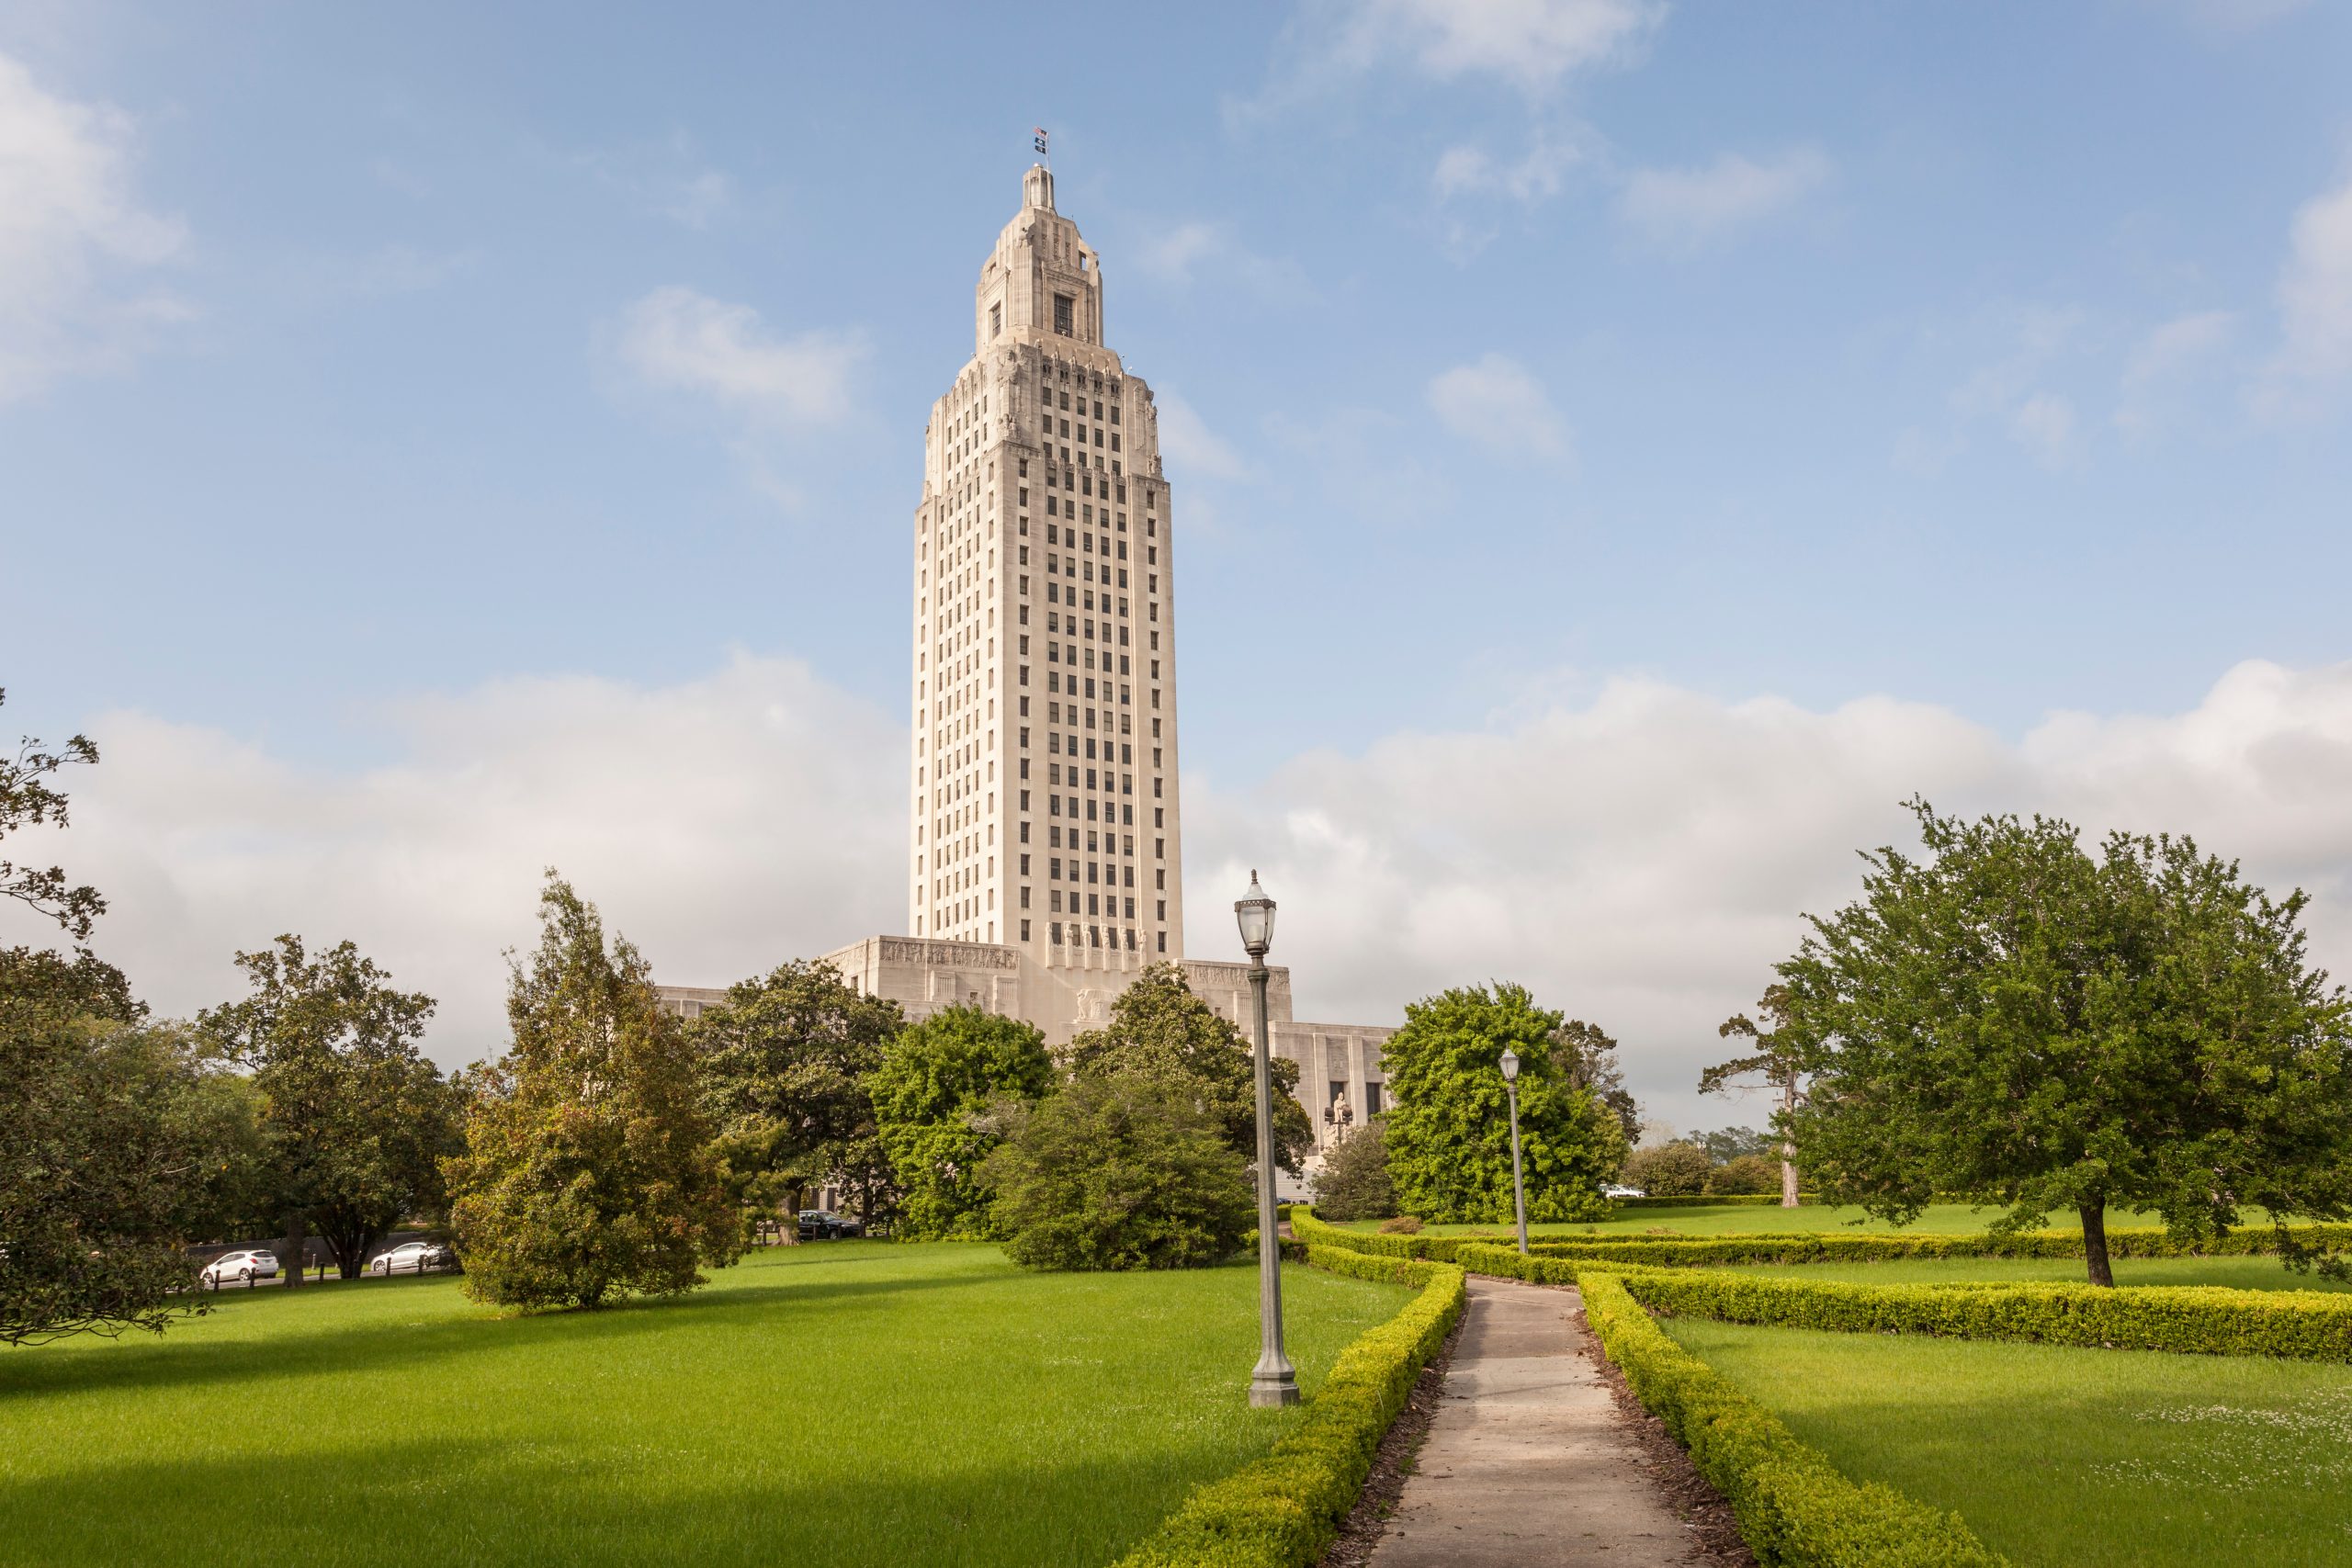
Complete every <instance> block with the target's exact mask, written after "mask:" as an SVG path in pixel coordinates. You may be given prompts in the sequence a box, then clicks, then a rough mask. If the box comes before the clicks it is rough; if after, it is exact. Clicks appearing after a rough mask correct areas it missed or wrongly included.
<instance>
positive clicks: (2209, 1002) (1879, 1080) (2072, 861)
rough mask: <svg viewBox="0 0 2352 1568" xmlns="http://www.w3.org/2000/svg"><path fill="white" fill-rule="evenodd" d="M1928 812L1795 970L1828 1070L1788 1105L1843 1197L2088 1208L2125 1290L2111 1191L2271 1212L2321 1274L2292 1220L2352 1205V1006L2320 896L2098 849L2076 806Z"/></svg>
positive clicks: (1817, 1071)
mask: <svg viewBox="0 0 2352 1568" xmlns="http://www.w3.org/2000/svg"><path fill="white" fill-rule="evenodd" d="M1911 807H1912V809H1913V811H1914V812H1915V814H1916V815H1917V818H1918V821H1919V831H1920V838H1921V840H1922V842H1923V844H1924V845H1925V848H1926V851H1927V854H1926V857H1925V858H1917V859H1915V858H1914V857H1912V856H1911V855H1908V854H1905V853H1902V852H1898V851H1896V850H1894V849H1891V848H1889V849H1882V850H1880V851H1879V852H1877V853H1876V854H1873V855H1866V856H1864V860H1865V861H1866V863H1868V865H1869V868H1870V869H1869V871H1868V872H1867V874H1865V876H1864V878H1863V893H1862V897H1861V898H1860V900H1859V901H1858V902H1856V903H1854V904H1851V905H1849V906H1848V907H1847V908H1844V909H1841V910H1840V911H1838V913H1837V914H1835V915H1833V916H1830V917H1829V918H1827V919H1814V920H1813V922H1812V923H1813V927H1814V931H1813V934H1812V935H1810V936H1808V937H1807V938H1806V939H1805V941H1804V945H1803V946H1802V947H1801V948H1800V949H1799V951H1798V952H1797V953H1796V955H1795V956H1794V957H1792V958H1791V959H1789V960H1788V961H1787V962H1785V963H1783V964H1781V965H1780V974H1781V980H1782V982H1783V985H1784V987H1785V989H1786V1001H1785V1003H1784V1004H1783V1006H1784V1014H1785V1017H1786V1019H1787V1021H1788V1024H1789V1026H1790V1027H1792V1028H1794V1029H1795V1030H1796V1031H1797V1032H1798V1034H1799V1036H1800V1038H1802V1039H1803V1040H1804V1042H1805V1043H1806V1047H1805V1059H1804V1062H1803V1064H1802V1065H1803V1066H1804V1067H1805V1068H1806V1069H1807V1070H1808V1071H1809V1072H1810V1073H1811V1075H1812V1085H1811V1087H1812V1096H1811V1099H1810V1101H1809V1102H1808V1103H1806V1104H1804V1105H1803V1106H1801V1107H1799V1108H1798V1109H1797V1110H1796V1111H1794V1112H1793V1113H1790V1114H1786V1115H1784V1117H1783V1118H1782V1122H1783V1125H1784V1127H1785V1129H1786V1130H1787V1131H1789V1132H1791V1133H1792V1134H1794V1138H1795V1142H1796V1146H1797V1148H1798V1151H1799V1153H1800V1154H1801V1155H1802V1156H1803V1157H1804V1161H1805V1166H1806V1169H1807V1171H1808V1173H1809V1174H1811V1175H1813V1176H1814V1177H1815V1179H1816V1180H1817V1184H1818V1185H1819V1186H1820V1187H1821V1188H1822V1189H1823V1190H1824V1192H1825V1194H1826V1195H1828V1196H1830V1197H1832V1198H1833V1199H1837V1200H1839V1201H1851V1202H1859V1203H1860V1204H1861V1205H1862V1206H1863V1207H1864V1208H1865V1209H1867V1210H1868V1211H1869V1212H1870V1213H1872V1214H1875V1215H1879V1216H1881V1217H1883V1218H1887V1219H1891V1220H1894V1221H1896V1222H1898V1223H1900V1222H1903V1221H1907V1220H1910V1219H1913V1218H1916V1217H1917V1215H1918V1213H1919V1212H1920V1211H1921V1210H1922V1209H1923V1208H1925V1207H1926V1206H1927V1204H1928V1201H1930V1200H1931V1199H1932V1198H1933V1197H1934V1196H1935V1195H1936V1194H1938V1193H1939V1192H1951V1193H1958V1194H1960V1195H1962V1196H1963V1197H1965V1198H1967V1199H1969V1200H1971V1201H1978V1202H1994V1203H2003V1204H2007V1206H2008V1213H2007V1214H2005V1215H2004V1216H2003V1217H2002V1218H2001V1220H2000V1221H1999V1222H1998V1224H1996V1226H1995V1227H1994V1228H1995V1229H1996V1231H2001V1232H2015V1231H2018V1230H2021V1229H2025V1228H2028V1227H2030V1226H2034V1225H2038V1224H2041V1222H2042V1219H2043V1216H2045V1215H2046V1214H2048V1213H2050V1212H2051V1211H2052V1210H2053V1209H2062V1208H2071V1209H2073V1210H2075V1212H2076V1213H2078V1214H2079V1215H2080V1217H2081V1221H2082V1226H2083V1239H2084V1243H2085V1250H2086V1254H2087V1269H2088V1273H2089V1277H2090V1280H2091V1282H2092V1283H2094V1284H2100V1285H2106V1284H2111V1283H2113V1281H2114V1276H2113V1273H2112V1271H2111V1269H2110V1267H2109V1258H2108V1248H2107V1233H2106V1215H2107V1211H2108V1209H2109V1207H2111V1206H2121V1207H2124V1208H2127V1209H2131V1210H2140V1211H2148V1210H2153V1211H2154V1212H2155V1213H2159V1214H2161V1215H2162V1216H2163V1217H2164V1220H2165V1224H2166V1226H2167V1227H2168V1228H2169V1229H2170V1230H2171V1231H2172V1232H2173V1233H2174V1234H2175V1235H2177V1236H2181V1237H2185V1238H2187V1237H2198V1236H2207V1235H2212V1234H2213V1233H2214V1232H2216V1231H2217V1230H2218V1229H2219V1228H2220V1227H2222V1226H2223V1225H2225V1224H2230V1223H2232V1222H2233V1221H2234V1220H2235V1219H2236V1218H2237V1217H2238V1214H2239V1213H2240V1211H2241V1209H2242V1208H2245V1207H2248V1206H2259V1207H2261V1208H2263V1209H2264V1210H2267V1212H2268V1213H2270V1215H2271V1216H2272V1218H2273V1220H2274V1221H2276V1222H2278V1223H2279V1224H2280V1230H2279V1235H2280V1239H2281V1241H2282V1243H2284V1244H2286V1246H2287V1247H2288V1248H2289V1249H2290V1250H2289V1257H2290V1263H2295V1264H2301V1265H2302V1266H2304V1267H2308V1265H2309V1254H2308V1253H2303V1252H2298V1251H2297V1250H2295V1248H2294V1243H2293V1240H2292V1238H2291V1236H2290V1235H2289V1234H2288V1233H2287V1231H2286V1230H2285V1227H2284V1220H2285V1217H2286V1216H2289V1215H2293V1214H2306V1215H2312V1216H2317V1217H2320V1218H2324V1219H2330V1220H2335V1219H2341V1218H2343V1217H2344V1216H2345V1215H2346V1213H2352V1163H2347V1160H2346V1149H2345V1139H2344V1130H2345V1128H2346V1126H2347V1125H2352V1001H2347V999H2346V996H2345V993H2344V991H2343V989H2342V988H2341V987H2329V986H2328V985H2327V977H2326V976H2325V975H2324V974H2323V973H2321V972H2319V971H2316V970H2313V969H2312V968H2310V967H2309V966H2308V965H2307V964H2306V963H2305V961H2304V947H2305V936H2304V932H2303V931H2302V930H2301V927H2300V924H2299V921H2300V919H2301V914H2302V909H2303V904H2304V897H2303V895H2302V894H2301V892H2296V893H2293V894H2290V896H2289V897H2286V898H2284V899H2281V900H2277V901H2274V900H2272V899H2271V898H2270V897H2268V896H2267V894H2265V893H2264V892H2262V891H2261V890H2260V889H2259V888H2256V887H2255V886H2251V885H2250V884H2248V883H2247V882H2245V880H2244V879H2243V878H2242V877H2241V876H2240V875H2239V874H2238V869H2237V866H2236V865H2235V864H2234V863H2227V862H2223V861H2221V860H2217V859H2213V858H2211V857H2209V856H2205V855H2201V854H2199V852H2198V850H2197V848H2196V846H2195V845H2194V844H2193V843H2192V842H2191V841H2190V840H2187V839H2175V838H2172V837H2169V836H2164V837H2156V838H2150V837H2147V836H2144V835H2139V834H2131V833H2121V832H2118V833H2111V834H2109V836H2108V838H2107V840H2106V841H2105V843H2104V844H2103V845H2102V846H2101V850H2100V852H2099V853H2098V854H2097V855H2093V854H2091V853H2090V852H2086V850H2084V849H2083V848H2082V847H2081V845H2080V844H2079V843H2078V842H2077V841H2076V839H2077V835H2076V832H2075V829H2074V828H2072V827H2071V826H2069V825H2068V824H2066V823H2064V822H2062V821H2057V820H2053V819H2048V818H2040V817H2037V818H2033V819H2032V820H2031V821H2030V822H2026V821H2020V820H2019V819H2018V818H2015V817H2007V816H2004V817H1986V818H1981V819H1979V820H1976V821H1973V822H1966V821H1961V820H1958V819H1955V818H1946V817H1940V816H1938V815H1937V814H1936V812H1935V810H1934V808H1933V807H1930V806H1928V804H1927V803H1926V802H1925V801H1921V800H1914V801H1913V802H1912V803H1911ZM2330 1263H2331V1264H2334V1263H2335V1260H2333V1259H2331V1260H2330Z"/></svg>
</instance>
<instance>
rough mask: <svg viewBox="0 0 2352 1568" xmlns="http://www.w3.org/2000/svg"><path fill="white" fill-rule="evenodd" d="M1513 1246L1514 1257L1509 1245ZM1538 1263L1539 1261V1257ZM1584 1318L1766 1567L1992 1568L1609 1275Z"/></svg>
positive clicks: (1961, 1530)
mask: <svg viewBox="0 0 2352 1568" xmlns="http://www.w3.org/2000/svg"><path fill="white" fill-rule="evenodd" d="M1511 1256H1512V1257H1513V1258H1517V1257H1518V1254H1517V1253H1516V1252H1514V1253H1512V1254H1511ZM1538 1261H1540V1260H1538ZM1584 1312H1585V1320H1586V1321H1587V1322H1588V1323H1589V1324H1590V1325H1592V1331H1593V1333H1594V1335H1595V1336H1596V1337H1599V1339H1600V1348H1601V1349H1602V1350H1604V1351H1605V1352H1606V1353H1607V1354H1608V1357H1609V1359H1611V1361H1613V1362H1615V1363H1616V1364H1617V1366H1618V1367H1619V1368H1620V1369H1621V1370H1622V1371H1623V1372H1624V1374H1625V1382H1626V1383H1627V1385H1628V1386H1630V1387H1631V1388H1632V1389H1633V1391H1634V1395H1635V1396H1636V1397H1637V1398H1639V1399H1640V1400H1641V1402H1642V1404H1644V1405H1645V1406H1647V1407H1648V1408H1649V1409H1650V1410H1651V1411H1652V1412H1654V1413H1655V1414H1656V1415H1657V1416H1658V1418H1659V1419H1660V1420H1662V1421H1664V1422H1665V1423H1666V1427H1667V1429H1668V1431H1670V1432H1672V1433H1673V1434H1674V1436H1675V1437H1676V1438H1677V1439H1679V1441H1680V1442H1681V1444H1682V1445H1683V1447H1685V1448H1687V1449H1689V1450H1691V1462H1692V1464H1693V1465H1695V1466H1696V1467H1697V1469H1698V1472H1699V1473H1700V1474H1702V1475H1703V1476H1705V1477H1706V1478H1707V1480H1708V1481H1709V1482H1710V1483H1713V1486H1714V1488H1715V1490H1717V1491H1718V1492H1721V1493H1722V1494H1723V1495H1724V1498H1725V1499H1727V1500H1728V1501H1729V1502H1730V1504H1731V1506H1732V1512H1733V1513H1734V1514H1735V1515H1736V1517H1738V1520H1739V1533H1740V1534H1741V1535H1742V1536H1743V1537H1744V1538H1746V1540H1747V1544H1748V1548H1749V1550H1751V1551H1754V1552H1755V1553H1756V1559H1757V1561H1758V1562H1761V1563H1763V1564H1765V1565H1766V1568H2001V1565H2003V1564H2006V1563H2007V1562H2008V1559H2007V1558H2005V1557H2003V1556H2001V1555H2000V1554H1999V1553H1998V1552H1996V1551H1993V1550H1992V1549H1991V1548H1990V1547H1987V1546H1986V1545H1985V1543H1984V1542H1983V1541H1981V1540H1977V1539H1976V1537H1975V1536H1974V1535H1973V1534H1972V1533H1971V1532H1970V1531H1969V1529H1968V1527H1967V1526H1966V1525H1964V1524H1962V1522H1961V1519H1960V1516H1958V1515H1957V1514H1948V1513H1943V1512H1940V1511H1939V1510H1937V1509H1934V1508H1930V1507H1928V1506H1926V1505H1925V1504H1923V1503H1919V1502H1917V1501H1915V1500H1913V1499H1912V1498H1909V1497H1906V1496H1905V1495H1903V1494H1902V1493H1900V1492H1897V1491H1894V1489H1893V1488H1891V1487H1887V1486H1882V1485H1879V1484H1878V1483H1875V1482H1857V1481H1852V1480H1849V1479H1848V1478H1847V1477H1846V1476H1845V1475H1843V1474H1841V1473H1840V1472H1838V1469H1837V1467H1836V1466H1834V1465H1832V1464H1831V1463H1830V1462H1829V1461H1828V1460H1827V1459H1826V1457H1824V1456H1823V1455H1822V1454H1821V1453H1820V1452H1819V1451H1818V1450H1814V1449H1810V1448H1807V1447H1806V1446H1805V1445H1804V1443H1801V1442H1799V1441H1798V1440H1797V1438H1796V1434H1794V1433H1793V1432H1791V1431H1790V1430H1789V1429H1788V1427H1785V1426H1783V1425H1781V1422H1780V1421H1779V1420H1778V1419H1777V1418H1776V1417H1774V1416H1772V1415H1771V1414H1770V1412H1769V1411H1767V1410H1766V1409H1765V1408H1764V1407H1763V1406H1762V1405H1760V1404H1757V1403H1756V1402H1755V1401H1754V1400H1751V1399H1749V1398H1748V1397H1747V1395H1745V1394H1743V1393H1740V1392H1739V1391H1738V1390H1737V1389H1736V1388H1734V1387H1733V1386H1732V1385H1731V1384H1730V1383H1729V1382H1726V1381H1725V1380H1724V1378H1723V1377H1722V1376H1721V1374H1719V1373H1717V1372H1716V1371H1714V1370H1713V1368H1711V1367H1709V1366H1708V1365H1707V1364H1706V1363H1705V1362H1703V1361H1702V1360H1700V1359H1698V1358H1697V1357H1695V1356H1693V1355H1691V1353H1690V1352H1689V1351H1688V1350H1685V1349H1684V1348H1682V1347H1681V1346H1679V1345H1677V1344H1676V1343H1675V1342H1674V1341H1673V1340H1672V1339H1670V1338H1668V1337H1667V1336H1666V1335H1665V1334H1664V1333H1663V1332H1661V1331H1660V1330H1659V1328H1658V1326H1657V1324H1655V1323H1653V1322H1651V1321H1650V1317H1649V1314H1647V1313H1645V1312H1644V1311H1643V1310H1642V1308H1641V1306H1640V1305H1639V1304H1638V1303H1636V1302H1635V1301H1634V1298H1633V1296H1631V1295H1630V1294H1628V1293H1627V1291H1626V1288H1625V1286H1624V1284H1623V1283H1622V1282H1621V1281H1620V1280H1619V1279H1618V1277H1617V1276H1615V1275H1611V1274H1604V1273H1600V1272H1598V1271H1596V1272H1593V1273H1590V1274H1588V1275H1586V1276H1585V1280H1584Z"/></svg>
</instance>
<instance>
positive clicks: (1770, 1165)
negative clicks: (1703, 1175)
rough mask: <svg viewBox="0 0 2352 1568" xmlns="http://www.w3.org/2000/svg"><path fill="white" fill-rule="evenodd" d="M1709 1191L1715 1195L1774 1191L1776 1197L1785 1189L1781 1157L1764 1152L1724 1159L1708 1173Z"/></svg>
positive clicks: (1742, 1194) (1741, 1194) (1745, 1194)
mask: <svg viewBox="0 0 2352 1568" xmlns="http://www.w3.org/2000/svg"><path fill="white" fill-rule="evenodd" d="M1707 1191H1708V1192H1709V1193H1710V1194H1712V1195H1713V1196H1715V1197H1724V1196H1727V1195H1731V1194H1738V1195H1740V1196H1743V1197H1744V1196H1747V1195H1748V1194H1751V1193H1757V1192H1770V1193H1771V1194H1773V1195H1774V1196H1775V1197H1778V1196H1779V1195H1780V1191H1781V1167H1780V1162H1778V1161H1777V1160H1769V1159H1766V1158H1765V1157H1764V1156H1762V1155H1740V1156H1737V1157H1736V1158H1734V1159H1729V1160H1726V1161H1724V1163H1723V1164H1721V1165H1719V1166H1717V1167H1715V1168H1714V1169H1713V1171H1711V1172H1709V1173H1708V1176H1707Z"/></svg>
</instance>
